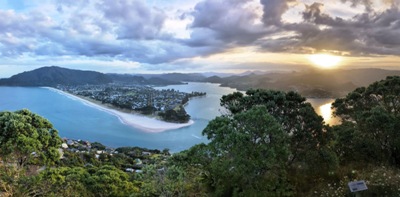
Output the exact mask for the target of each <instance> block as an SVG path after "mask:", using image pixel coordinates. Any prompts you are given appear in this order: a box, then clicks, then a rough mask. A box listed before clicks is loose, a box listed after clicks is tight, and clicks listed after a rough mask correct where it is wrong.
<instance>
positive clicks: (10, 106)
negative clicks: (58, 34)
mask: <svg viewBox="0 0 400 197" xmlns="http://www.w3.org/2000/svg"><path fill="white" fill-rule="evenodd" d="M168 88H174V89H176V90H179V91H182V92H192V91H201V92H207V96H204V97H200V98H193V99H191V100H190V101H189V104H188V105H187V106H186V107H185V109H186V111H187V112H188V113H189V114H190V115H191V117H192V119H193V120H194V121H195V123H194V124H193V125H191V126H189V127H185V128H181V129H175V130H169V131H165V132H162V133H147V132H143V131H141V130H139V129H136V128H132V127H130V126H127V125H124V124H122V123H121V122H120V121H119V119H118V118H117V117H116V116H113V115H111V114H108V113H106V112H103V111H100V110H98V109H96V108H93V107H90V106H87V105H85V104H83V103H82V102H80V101H78V100H74V99H71V98H70V97H66V96H63V95H61V94H59V93H57V92H54V91H51V90H49V89H45V88H26V87H0V111H5V110H8V111H15V110H19V109H23V108H27V109H29V110H31V111H32V112H34V113H37V114H39V115H41V116H43V117H45V118H47V119H49V120H50V121H51V122H52V123H53V125H54V127H55V128H57V130H58V131H59V135H60V136H61V137H67V138H72V139H82V140H89V141H98V142H101V143H103V144H105V145H107V146H111V147H120V146H139V147H147V148H157V149H164V148H169V149H170V150H171V151H172V152H178V151H181V150H185V149H188V148H190V147H191V146H193V145H195V144H198V143H202V142H207V139H206V138H205V137H204V136H202V135H201V132H202V130H203V129H204V128H205V127H206V126H207V124H208V122H209V121H210V120H212V119H213V118H215V117H216V116H219V115H221V114H222V113H224V110H223V108H221V107H220V106H219V100H220V98H221V96H222V95H226V94H229V93H232V92H235V91H236V90H235V89H232V88H226V87H219V86H218V85H217V84H210V83H189V84H188V85H173V86H166V87H158V88H156V89H168ZM309 101H310V102H311V103H312V104H313V106H314V107H315V108H316V111H317V112H318V113H319V114H322V115H323V114H324V113H327V112H326V111H327V107H322V108H320V107H321V106H324V105H328V104H330V103H331V102H332V101H333V99H310V100H309ZM324 110H325V111H324Z"/></svg>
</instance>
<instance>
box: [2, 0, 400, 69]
mask: <svg viewBox="0 0 400 197" xmlns="http://www.w3.org/2000/svg"><path fill="white" fill-rule="evenodd" d="M55 1H56V3H55V4H54V5H53V6H54V8H53V9H54V13H46V12H42V11H39V10H37V11H34V10H35V9H32V10H31V12H29V10H28V11H25V12H23V13H18V12H16V11H5V10H0V18H2V19H7V20H0V53H1V56H3V57H4V56H10V57H15V56H21V55H31V56H35V55H39V56H52V57H56V56H69V57H77V58H79V57H90V58H102V59H113V60H122V61H137V62H141V63H148V64H163V65H165V64H168V63H169V62H182V60H187V59H190V58H193V57H204V56H209V55H213V54H216V53H222V52H226V51H229V50H231V49H234V48H236V47H256V48H260V50H262V51H270V52H288V53H310V52H320V51H334V52H339V53H348V54H350V55H354V56H357V55H359V56H365V55H400V39H399V38H400V11H399V6H398V5H399V1H398V0H386V1H385V2H386V4H387V5H388V6H387V9H386V10H384V11H376V10H374V6H373V4H371V1H372V0H371V1H370V0H340V1H337V3H349V2H350V3H351V4H352V5H353V6H359V5H364V6H365V7H366V8H367V9H366V10H365V11H364V13H362V14H359V15H356V16H354V17H352V18H350V19H349V18H340V17H337V16H335V15H333V14H332V13H330V14H329V13H327V12H324V9H323V6H324V4H322V3H318V2H316V3H311V4H309V5H306V6H304V10H303V11H302V13H300V16H299V17H300V19H302V21H300V22H296V23H290V22H287V20H283V19H282V16H283V15H284V14H285V13H286V12H287V11H288V10H289V9H290V8H291V6H292V5H294V4H296V3H300V2H301V1H300V0H229V1H226V0H203V1H200V2H198V3H197V4H196V5H195V6H194V7H193V9H191V10H185V11H183V10H175V11H173V12H174V13H175V15H174V16H171V15H172V14H171V13H172V12H168V10H161V9H160V8H157V7H154V6H150V5H149V3H148V1H145V0H115V1H107V0H100V1H92V0H82V1H73V0H55ZM396 5H397V6H396ZM168 17H170V18H168ZM171 17H173V19H174V20H175V21H173V22H177V21H178V22H179V20H180V22H185V21H189V20H192V22H191V23H190V24H188V26H187V30H188V32H190V36H189V37H188V38H185V39H182V38H176V37H174V35H173V34H172V33H171V34H169V33H166V32H173V31H168V30H167V29H166V23H167V22H171V21H168V20H170V19H171ZM178 25H179V24H178Z"/></svg>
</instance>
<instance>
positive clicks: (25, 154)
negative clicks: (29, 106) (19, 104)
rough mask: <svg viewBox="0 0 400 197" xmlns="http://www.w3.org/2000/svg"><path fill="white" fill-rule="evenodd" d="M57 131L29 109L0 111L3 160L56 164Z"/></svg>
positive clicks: (58, 155)
mask: <svg viewBox="0 0 400 197" xmlns="http://www.w3.org/2000/svg"><path fill="white" fill-rule="evenodd" d="M61 142H62V141H61V139H60V137H59V136H58V131H57V130H56V129H54V128H53V125H52V124H51V123H50V122H49V121H48V120H46V119H44V118H42V117H40V116H39V115H36V114H34V113H32V112H30V111H29V110H26V109H23V110H20V111H16V112H0V155H1V158H2V159H3V162H4V163H15V164H16V165H17V166H18V168H23V167H24V166H25V165H26V164H27V163H29V162H36V163H37V164H47V165H50V164H53V163H54V162H55V161H57V160H59V158H60V154H59V152H58V148H59V147H60V146H61Z"/></svg>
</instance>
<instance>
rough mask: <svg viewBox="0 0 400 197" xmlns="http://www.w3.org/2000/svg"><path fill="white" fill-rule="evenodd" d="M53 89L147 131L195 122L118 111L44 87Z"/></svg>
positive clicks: (173, 127) (170, 128)
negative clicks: (171, 120) (181, 121)
mask: <svg viewBox="0 0 400 197" xmlns="http://www.w3.org/2000/svg"><path fill="white" fill-rule="evenodd" d="M43 88H46V89H49V90H52V91H55V92H57V93H59V94H62V95H64V96H67V97H68V98H71V99H73V100H78V101H80V102H82V103H83V104H85V105H87V106H89V107H93V108H96V109H98V110H100V111H104V112H107V113H109V114H111V115H114V116H116V117H118V118H119V120H120V121H121V122H122V123H123V124H126V125H128V126H131V127H134V128H136V129H139V130H141V131H145V132H154V133H158V132H163V131H167V130H172V129H179V128H182V127H187V126H190V125H192V124H193V123H194V121H193V120H190V121H189V122H188V123H182V124H180V123H170V122H165V121H162V120H158V119H156V118H151V117H147V116H143V115H140V114H132V113H125V112H121V111H118V110H116V109H111V108H109V107H107V106H104V105H100V104H97V103H94V102H90V101H89V100H86V99H83V98H81V97H78V96H76V95H73V94H70V93H68V92H64V91H61V90H59V89H56V88H51V87H43Z"/></svg>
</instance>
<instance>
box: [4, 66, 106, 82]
mask: <svg viewBox="0 0 400 197" xmlns="http://www.w3.org/2000/svg"><path fill="white" fill-rule="evenodd" d="M111 82H112V79H111V78H110V77H109V76H107V75H106V74H103V73H99V72H94V71H82V70H73V69H67V68H61V67H57V66H50V67H42V68H38V69H36V70H32V71H27V72H23V73H20V74H17V75H14V76H12V77H10V78H8V79H0V85H8V86H53V87H54V86H56V85H58V84H63V85H83V84H93V85H96V84H107V83H111Z"/></svg>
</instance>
